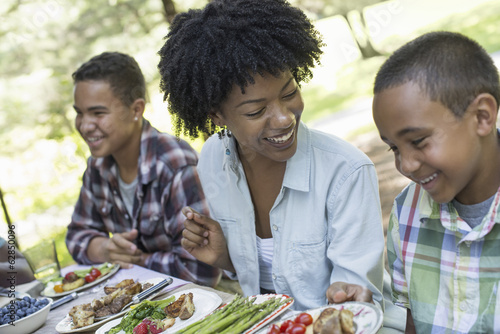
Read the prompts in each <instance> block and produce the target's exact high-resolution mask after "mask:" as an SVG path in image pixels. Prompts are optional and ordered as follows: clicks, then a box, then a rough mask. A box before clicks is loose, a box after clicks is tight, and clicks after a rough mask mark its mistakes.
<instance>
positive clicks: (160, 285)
mask: <svg viewBox="0 0 500 334" xmlns="http://www.w3.org/2000/svg"><path fill="white" fill-rule="evenodd" d="M173 281H174V280H173V279H172V277H169V278H166V279H164V280H163V281H161V282H160V283H158V284H155V285H153V286H152V287H150V288H149V289H146V290H144V291H143V292H141V293H139V294H137V295H135V296H134V297H132V301H131V302H130V303H128V304H127V305H125V306H124V307H122V311H123V310H125V309H126V308H128V307H130V306H131V305H134V304H139V303H140V302H142V301H143V300H144V299H146V298H148V297H150V296H151V295H153V294H155V293H157V292H159V291H160V290H161V289H163V288H164V287H166V286H168V285H170V284H172V282H173Z"/></svg>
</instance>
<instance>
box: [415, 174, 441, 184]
mask: <svg viewBox="0 0 500 334" xmlns="http://www.w3.org/2000/svg"><path fill="white" fill-rule="evenodd" d="M437 175H438V173H437V172H436V173H434V174H432V175H431V176H429V177H426V178H425V179H423V180H420V181H419V183H420V184H422V185H424V184H427V183H429V182H431V181H432V180H434V179H435V178H436V177H437Z"/></svg>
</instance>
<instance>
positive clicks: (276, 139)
mask: <svg viewBox="0 0 500 334" xmlns="http://www.w3.org/2000/svg"><path fill="white" fill-rule="evenodd" d="M292 135H293V131H290V132H288V133H287V134H285V135H283V136H281V137H272V138H267V140H269V141H270V142H273V143H277V144H281V143H284V142H286V141H287V140H288V139H290V137H291V136H292Z"/></svg>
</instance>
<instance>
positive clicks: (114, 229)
mask: <svg viewBox="0 0 500 334" xmlns="http://www.w3.org/2000/svg"><path fill="white" fill-rule="evenodd" d="M95 208H96V210H97V212H98V214H99V216H100V217H101V220H102V222H103V224H104V226H105V227H106V228H105V229H106V231H107V232H111V233H120V232H124V231H123V226H121V225H120V224H117V222H118V220H117V218H116V217H115V216H116V212H115V209H114V207H113V203H110V202H108V201H106V200H97V201H96V202H95Z"/></svg>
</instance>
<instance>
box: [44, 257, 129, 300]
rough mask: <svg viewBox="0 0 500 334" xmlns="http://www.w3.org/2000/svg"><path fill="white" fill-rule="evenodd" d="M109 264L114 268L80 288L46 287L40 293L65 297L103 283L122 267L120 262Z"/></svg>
mask: <svg viewBox="0 0 500 334" xmlns="http://www.w3.org/2000/svg"><path fill="white" fill-rule="evenodd" d="M100 266H102V263H101V264H96V265H93V266H89V268H92V267H94V268H97V267H100ZM109 266H113V268H112V269H111V270H110V271H109V272H107V273H106V274H104V275H102V276H100V277H99V278H98V279H96V280H95V281H93V282H90V283H87V282H85V284H84V285H82V286H81V287H79V288H76V289H73V290H69V291H64V292H55V291H54V289H51V288H48V289H47V288H46V289H45V290H43V291H42V292H41V293H40V295H42V296H45V297H50V298H57V297H63V296H66V295H69V294H71V293H73V292H78V291H82V290H85V289H87V288H91V287H93V286H94V285H97V284H99V283H101V282H102V281H104V280H106V279H108V278H110V277H111V276H113V275H114V274H115V273H116V272H117V271H118V270H119V269H120V265H118V264H111V263H110V264H109Z"/></svg>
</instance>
